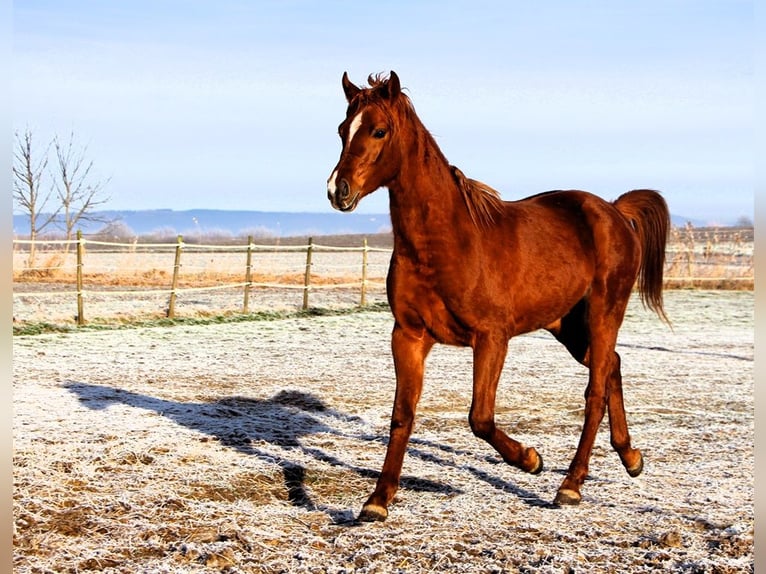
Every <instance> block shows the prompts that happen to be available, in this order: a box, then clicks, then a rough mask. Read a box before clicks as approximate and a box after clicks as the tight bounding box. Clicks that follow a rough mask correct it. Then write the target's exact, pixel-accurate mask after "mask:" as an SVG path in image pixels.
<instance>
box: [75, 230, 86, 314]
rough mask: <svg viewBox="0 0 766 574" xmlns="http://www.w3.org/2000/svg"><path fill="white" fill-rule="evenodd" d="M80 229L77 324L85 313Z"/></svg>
mask: <svg viewBox="0 0 766 574" xmlns="http://www.w3.org/2000/svg"><path fill="white" fill-rule="evenodd" d="M82 246H83V241H82V230H80V229H78V230H77V324H78V325H84V324H85V313H84V311H83V303H82V251H83V249H82Z"/></svg>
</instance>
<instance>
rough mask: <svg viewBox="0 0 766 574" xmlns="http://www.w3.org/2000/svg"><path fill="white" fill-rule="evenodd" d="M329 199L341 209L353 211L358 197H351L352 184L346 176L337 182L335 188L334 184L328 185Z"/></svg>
mask: <svg viewBox="0 0 766 574" xmlns="http://www.w3.org/2000/svg"><path fill="white" fill-rule="evenodd" d="M327 199H329V200H330V204H332V206H333V207H334V208H335V209H337V210H339V211H351V210H353V209H354V208H355V207H356V203H357V202H356V199H355V198H354V197H351V186H350V185H349V183H348V181H347V180H346V179H344V178H341V179H340V180H339V181H338V182H337V185H336V186H335V189H334V190H333V189H332V185H328V186H327Z"/></svg>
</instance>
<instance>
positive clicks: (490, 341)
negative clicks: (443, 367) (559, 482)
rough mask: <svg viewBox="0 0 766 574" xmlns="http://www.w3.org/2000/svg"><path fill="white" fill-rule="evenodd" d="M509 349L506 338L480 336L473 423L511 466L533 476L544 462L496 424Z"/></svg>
mask: <svg viewBox="0 0 766 574" xmlns="http://www.w3.org/2000/svg"><path fill="white" fill-rule="evenodd" d="M507 350H508V340H507V339H505V338H503V336H493V335H491V334H488V335H479V336H478V337H477V341H476V343H475V345H474V362H473V400H472V402H471V412H470V415H469V422H470V424H471V430H472V431H473V434H474V435H476V436H477V437H479V438H481V439H484V440H485V441H487V442H488V443H489V444H491V445H492V446H493V447H494V448H495V450H496V451H497V452H498V453H499V454H500V456H502V457H503V460H504V461H505V462H507V463H508V464H510V465H513V466H515V467H517V468H520V469H522V470H524V471H526V472H530V473H532V474H538V473H539V472H540V471H542V469H543V459H542V457H541V456H540V455H539V454H538V452H537V451H536V450H535V449H534V448H525V447H524V446H523V445H522V444H521V443H519V442H518V441H515V440H513V439H512V438H510V437H509V436H508V435H506V434H505V433H504V432H503V431H501V430H500V429H498V428H497V426H496V425H495V397H496V394H497V384H498V382H499V381H500V373H501V371H502V369H503V363H504V362H505V355H506V352H507Z"/></svg>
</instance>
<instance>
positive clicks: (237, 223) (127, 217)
mask: <svg viewBox="0 0 766 574" xmlns="http://www.w3.org/2000/svg"><path fill="white" fill-rule="evenodd" d="M94 215H96V216H97V217H98V219H99V220H101V221H99V222H84V223H83V225H82V226H80V229H81V230H82V232H83V233H85V234H93V233H98V232H100V231H102V230H103V229H104V228H105V227H106V226H107V225H110V224H108V223H106V222H112V223H111V227H112V228H114V229H115V230H118V231H120V234H121V235H122V234H124V235H130V234H135V235H147V234H155V235H162V236H172V235H178V234H181V235H184V236H189V237H190V238H191V237H194V236H210V235H233V236H246V235H253V236H254V237H291V236H296V235H300V236H309V235H341V234H374V233H383V232H387V231H390V229H391V219H390V218H389V216H388V214H387V213H380V214H369V213H340V212H337V211H327V212H326V213H325V212H323V213H292V212H269V211H226V210H217V209H190V210H186V211H176V210H172V209H149V210H136V211H125V210H122V211H99V212H96V213H94ZM28 229H29V217H28V216H26V215H14V216H13V232H14V234H15V235H25V234H28V233H29V231H28ZM48 231H49V230H48V229H46V232H48Z"/></svg>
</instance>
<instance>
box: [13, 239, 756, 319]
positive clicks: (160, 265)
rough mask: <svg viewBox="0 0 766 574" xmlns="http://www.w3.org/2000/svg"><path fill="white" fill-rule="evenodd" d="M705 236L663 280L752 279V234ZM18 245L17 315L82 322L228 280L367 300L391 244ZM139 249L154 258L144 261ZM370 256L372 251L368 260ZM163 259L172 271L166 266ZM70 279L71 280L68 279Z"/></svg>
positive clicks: (381, 277) (677, 255)
mask: <svg viewBox="0 0 766 574" xmlns="http://www.w3.org/2000/svg"><path fill="white" fill-rule="evenodd" d="M700 243H701V242H692V241H689V240H683V241H672V240H671V243H670V244H669V245H668V249H667V262H666V268H665V281H666V285H672V286H692V285H693V286H703V287H704V286H706V285H708V286H720V285H722V284H724V283H725V284H726V285H729V286H732V285H737V284H742V285H744V286H745V287H747V288H750V287H752V283H753V275H754V271H753V244H752V242H749V241H745V242H742V241H736V242H730V241H721V242H715V243H711V242H710V241H707V242H706V243H703V244H700ZM46 248H47V249H46ZM13 249H14V282H15V283H16V284H17V286H19V287H21V288H20V289H19V290H14V293H13V297H14V317H16V303H17V301H22V300H24V299H25V298H26V299H29V300H34V301H38V303H37V304H38V307H39V308H40V309H41V312H42V313H44V312H45V303H44V302H41V301H40V299H41V298H45V297H46V296H51V297H52V296H54V295H55V296H57V297H59V298H60V297H64V296H65V297H73V298H74V299H75V300H76V309H77V310H76V314H75V315H74V318H75V321H76V323H77V324H78V325H83V324H85V322H86V312H87V308H86V304H87V303H88V302H89V300H93V299H96V298H109V297H118V296H123V297H134V298H139V297H142V296H144V297H154V298H158V297H159V298H162V297H164V298H165V304H164V308H161V309H158V310H157V312H160V311H161V312H163V313H164V314H165V315H166V316H167V317H174V316H176V313H177V303H178V302H179V301H180V300H184V298H186V299H188V298H189V296H191V295H192V294H200V293H206V292H207V293H213V292H219V291H227V290H228V291H231V290H236V291H239V292H240V296H241V304H240V305H238V309H239V310H241V311H242V312H243V313H248V312H250V310H251V303H252V300H253V294H254V292H255V290H256V289H258V290H259V291H258V292H259V293H262V290H279V291H281V292H284V291H282V290H286V291H300V292H302V301H301V305H300V306H301V308H302V309H308V308H309V305H310V303H311V294H312V293H316V292H320V291H331V290H345V291H356V293H357V296H356V303H355V304H358V305H361V306H365V305H367V304H368V295H369V293H370V290H376V291H377V292H378V293H381V292H382V293H383V294H384V293H385V275H386V271H387V267H388V258H389V257H390V254H391V251H392V250H391V249H389V248H377V247H370V246H369V245H368V244H367V239H363V240H362V245H361V246H356V247H354V246H345V247H337V246H330V245H323V244H321V243H315V242H314V240H313V239H312V238H309V240H308V243H307V244H304V245H264V244H256V243H254V242H253V237H252V236H250V237H248V238H247V242H246V243H244V244H235V245H204V244H197V243H186V242H184V240H183V237H182V236H181V235H179V236H178V237H177V238H176V242H174V243H137V242H129V243H122V242H112V241H101V240H94V239H87V238H85V237H83V236H82V234H81V233H78V234H77V239H75V240H64V239H51V240H36V241H32V240H28V239H14V240H13ZM324 254H335V256H337V257H336V259H335V260H334V261H333V262H332V264H328V263H327V262H326V261H323V260H322V257H324ZM355 254H360V257H359V259H356V260H354V255H355ZM142 256H145V257H148V258H153V259H152V261H150V262H148V263H147V262H146V261H144V262H143V263H141V264H138V263H137V260H138V259H140V258H141V257H142ZM210 256H212V259H209V257H210ZM340 256H343V257H342V259H343V261H342V262H341V261H340V260H339V259H338V258H339V257H340ZM373 256H374V257H375V258H376V259H375V261H371V257H373ZM25 257H27V259H26V260H25ZM171 257H172V259H171ZM46 258H47V261H46V260H45V259H46ZM72 259H74V261H73V262H72V261H71V260H72ZM216 262H218V263H219V266H218V267H217V268H216V267H215V265H214V264H215V263H216ZM221 266H222V267H221ZM166 269H172V272H171V273H170V274H168V273H167V271H166ZM131 274H132V275H131ZM40 282H43V283H54V284H55V288H50V289H48V290H42V291H41V290H37V288H36V287H37V286H36V285H31V286H32V287H35V289H33V290H25V289H24V287H27V283H30V284H31V283H40ZM67 285H71V286H72V287H73V288H72V289H67V288H66V286H67ZM86 285H87V286H86ZM147 286H148V287H150V288H148V287H147ZM62 287H63V288H62ZM70 300H71V299H70ZM20 320H24V319H23V318H20Z"/></svg>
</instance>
